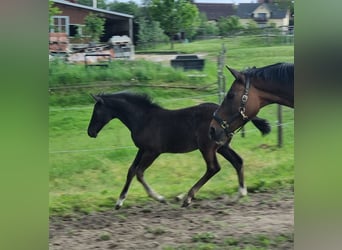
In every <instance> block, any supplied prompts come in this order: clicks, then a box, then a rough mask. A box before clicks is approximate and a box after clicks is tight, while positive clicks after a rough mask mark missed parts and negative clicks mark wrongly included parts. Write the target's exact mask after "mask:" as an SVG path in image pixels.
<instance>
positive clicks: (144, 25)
mask: <svg viewBox="0 0 342 250" xmlns="http://www.w3.org/2000/svg"><path fill="white" fill-rule="evenodd" d="M138 39H139V46H140V47H142V48H149V47H151V46H153V44H156V43H157V42H159V43H160V42H166V41H168V37H167V36H166V35H165V34H164V31H163V30H162V29H161V28H160V25H159V22H156V21H148V20H147V19H146V18H143V17H141V18H140V19H139V33H138Z"/></svg>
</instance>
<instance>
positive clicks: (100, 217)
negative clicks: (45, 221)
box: [49, 190, 294, 250]
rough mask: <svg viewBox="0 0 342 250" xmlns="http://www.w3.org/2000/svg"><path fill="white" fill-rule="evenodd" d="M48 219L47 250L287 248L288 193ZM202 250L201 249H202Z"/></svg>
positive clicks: (290, 228)
mask: <svg viewBox="0 0 342 250" xmlns="http://www.w3.org/2000/svg"><path fill="white" fill-rule="evenodd" d="M230 199H231V198H229V197H218V198H217V199H215V200H194V201H193V203H192V204H191V206H190V207H188V208H181V207H180V203H179V202H176V201H174V202H171V203H168V204H159V203H158V202H155V201H151V202H149V203H148V204H146V205H144V206H134V207H130V208H127V207H125V206H123V207H122V208H121V209H120V210H114V209H113V210H110V211H107V212H101V213H98V212H97V213H93V214H89V215H77V216H74V217H51V218H50V243H49V249H50V250H62V249H63V250H65V249H68V250H87V249H120V250H125V249H137V250H138V249H139V250H142V249H232V248H235V249H240V248H241V249H243V248H245V247H247V246H253V245H254V246H258V247H263V248H264V249H293V232H294V210H293V191H292V190H281V191H277V192H276V193H252V194H249V196H248V197H247V198H244V199H242V200H240V201H238V202H230V201H229V200H230ZM205 247H206V248H205Z"/></svg>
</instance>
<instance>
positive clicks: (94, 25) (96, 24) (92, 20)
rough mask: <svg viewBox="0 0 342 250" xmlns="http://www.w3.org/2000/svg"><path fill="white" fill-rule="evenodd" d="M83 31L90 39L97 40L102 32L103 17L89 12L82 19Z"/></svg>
mask: <svg viewBox="0 0 342 250" xmlns="http://www.w3.org/2000/svg"><path fill="white" fill-rule="evenodd" d="M84 24H85V33H86V34H87V35H90V37H91V39H92V41H95V42H97V41H99V39H100V37H101V36H102V35H103V33H104V24H105V19H104V18H101V17H99V16H97V15H96V14H93V13H90V14H89V15H87V16H86V17H85V19H84Z"/></svg>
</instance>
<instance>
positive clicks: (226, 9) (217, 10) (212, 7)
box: [195, 3, 236, 20]
mask: <svg viewBox="0 0 342 250" xmlns="http://www.w3.org/2000/svg"><path fill="white" fill-rule="evenodd" d="M195 5H196V6H197V8H198V11H199V12H201V13H205V14H206V16H207V18H208V20H218V19H220V17H230V16H233V15H235V14H236V10H235V8H234V4H226V3H195Z"/></svg>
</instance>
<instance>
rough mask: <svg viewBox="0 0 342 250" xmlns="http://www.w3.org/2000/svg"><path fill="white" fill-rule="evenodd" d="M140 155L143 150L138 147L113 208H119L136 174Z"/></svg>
mask: <svg viewBox="0 0 342 250" xmlns="http://www.w3.org/2000/svg"><path fill="white" fill-rule="evenodd" d="M142 156H143V151H142V150H140V149H139V151H138V153H137V155H136V156H135V159H134V161H133V163H132V165H131V166H130V167H129V169H128V172H127V177H126V183H125V185H124V187H123V189H122V191H121V193H120V196H119V199H118V200H117V202H116V205H115V209H119V208H120V207H121V206H122V204H123V202H124V200H125V199H126V197H127V192H128V188H129V186H130V185H131V182H132V179H133V177H134V176H135V174H136V169H137V166H138V164H139V162H140V160H141V158H142Z"/></svg>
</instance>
